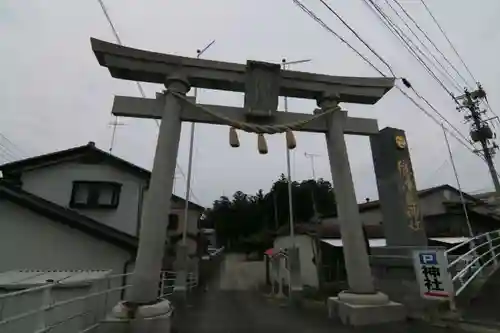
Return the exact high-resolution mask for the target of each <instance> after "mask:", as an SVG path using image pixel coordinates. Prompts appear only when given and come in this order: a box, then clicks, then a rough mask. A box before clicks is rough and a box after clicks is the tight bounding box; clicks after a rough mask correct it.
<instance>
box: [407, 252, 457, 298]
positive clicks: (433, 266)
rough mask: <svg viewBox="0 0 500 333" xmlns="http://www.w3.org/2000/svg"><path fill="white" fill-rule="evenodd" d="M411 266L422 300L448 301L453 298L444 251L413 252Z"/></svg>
mask: <svg viewBox="0 0 500 333" xmlns="http://www.w3.org/2000/svg"><path fill="white" fill-rule="evenodd" d="M413 264H414V267H415V273H416V275H417V282H418V284H419V287H420V294H421V295H422V297H423V298H427V299H449V298H451V297H452V296H453V294H452V293H453V284H452V281H451V278H450V274H449V273H448V261H447V259H446V255H445V253H444V250H434V249H433V250H415V251H413Z"/></svg>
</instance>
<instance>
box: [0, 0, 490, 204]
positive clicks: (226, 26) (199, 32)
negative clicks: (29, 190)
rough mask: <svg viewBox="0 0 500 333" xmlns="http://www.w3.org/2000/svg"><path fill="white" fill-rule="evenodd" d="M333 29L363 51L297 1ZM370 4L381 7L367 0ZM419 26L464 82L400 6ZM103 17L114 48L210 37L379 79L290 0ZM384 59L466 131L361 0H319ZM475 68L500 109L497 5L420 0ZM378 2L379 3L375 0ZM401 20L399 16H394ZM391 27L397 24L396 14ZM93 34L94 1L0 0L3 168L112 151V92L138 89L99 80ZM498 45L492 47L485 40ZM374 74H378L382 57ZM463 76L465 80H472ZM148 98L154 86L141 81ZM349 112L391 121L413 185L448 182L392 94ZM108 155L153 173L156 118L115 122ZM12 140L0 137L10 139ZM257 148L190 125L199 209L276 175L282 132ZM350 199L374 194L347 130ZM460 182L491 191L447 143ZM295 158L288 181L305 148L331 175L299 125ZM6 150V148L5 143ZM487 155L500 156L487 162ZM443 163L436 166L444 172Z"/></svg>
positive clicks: (306, 174) (176, 49) (425, 23)
mask: <svg viewBox="0 0 500 333" xmlns="http://www.w3.org/2000/svg"><path fill="white" fill-rule="evenodd" d="M303 2H304V4H306V5H307V6H310V7H311V8H312V9H314V10H315V11H316V13H317V14H318V15H319V16H320V17H322V18H323V19H324V20H325V22H327V23H328V24H329V25H330V26H331V27H332V28H333V29H335V31H337V32H338V33H339V34H341V35H343V36H345V37H346V38H347V39H348V40H349V41H352V42H353V45H355V46H356V47H360V49H361V50H362V52H363V53H364V54H366V55H367V56H368V57H369V58H370V59H372V60H373V61H376V58H375V57H374V56H373V55H370V54H369V53H368V51H367V50H366V49H364V48H361V47H362V46H361V44H360V43H359V42H357V41H356V40H355V38H354V37H353V36H352V35H351V34H350V33H349V32H348V30H347V29H346V28H344V27H343V26H342V24H341V23H340V22H339V21H338V20H337V19H336V18H335V17H334V16H333V15H332V14H331V13H329V12H328V11H327V10H326V9H325V8H324V7H322V5H321V4H320V3H319V1H317V0H303ZM377 2H378V3H380V4H384V5H385V2H384V1H382V0H378V1H377ZM401 2H402V3H403V4H404V6H405V7H406V9H407V10H408V11H409V12H410V13H411V14H412V15H413V16H414V17H415V19H416V20H417V21H418V22H419V23H420V24H421V26H422V27H423V28H424V29H425V30H426V31H428V33H429V34H430V36H431V37H432V39H433V40H434V41H435V43H436V44H437V45H438V46H440V48H441V50H442V51H443V52H444V53H445V54H446V55H447V56H448V57H449V59H450V61H452V62H453V63H454V64H455V65H456V66H457V67H458V68H459V70H460V72H461V73H462V75H464V76H465V77H466V78H468V76H466V75H467V73H466V71H465V69H464V68H463V66H460V62H459V60H458V59H457V58H456V57H455V56H454V54H453V52H452V50H451V49H450V47H449V46H448V45H447V44H446V41H445V40H444V38H443V37H442V35H440V34H439V30H438V29H437V27H436V26H435V25H434V24H433V22H432V20H431V18H430V17H429V16H428V14H427V13H426V12H425V10H424V9H423V7H422V4H421V3H420V1H417V0H411V1H410V0H401ZM105 3H106V5H107V7H108V10H109V14H110V16H111V17H112V19H113V21H114V23H115V26H116V28H117V30H118V32H119V34H120V37H121V38H122V41H123V43H124V44H125V45H127V46H131V47H135V48H141V49H147V50H153V51H157V52H164V53H171V54H176V55H183V56H196V49H198V48H202V47H203V46H204V45H206V44H207V43H208V42H210V41H211V40H212V39H216V43H215V44H214V45H213V47H212V48H211V49H210V50H209V51H207V53H206V54H205V57H206V58H208V59H214V60H222V61H231V62H240V63H244V62H246V60H247V59H253V60H261V61H270V62H279V61H280V60H281V59H282V58H284V57H286V58H287V59H288V60H298V59H304V58H311V59H313V61H311V62H310V63H307V64H302V65H297V66H296V67H294V69H296V70H300V71H310V72H317V73H324V74H330V75H344V76H378V73H376V72H375V71H374V70H373V69H372V68H370V67H369V66H368V65H366V64H365V63H364V62H363V61H362V60H361V59H360V58H359V57H358V56H357V55H356V54H354V53H353V52H352V51H351V50H349V49H348V48H347V47H346V46H345V45H343V44H341V42H339V41H338V40H337V39H335V38H334V37H333V36H332V35H331V34H329V33H328V32H326V31H325V30H323V29H322V28H321V27H320V26H319V25H318V24H317V23H316V22H314V21H313V20H312V19H311V18H309V17H308V16H307V15H306V14H305V13H303V12H302V11H301V10H300V9H299V8H298V7H297V6H296V5H294V3H293V1H292V0H274V1H269V0H253V1H248V0H247V1H245V0H211V1H202V0H177V1H174V0H161V1H160V0H149V1H132V0H107V1H105ZM329 3H330V4H331V5H332V6H333V8H335V9H337V10H338V12H339V13H340V14H341V15H342V16H343V17H344V18H345V19H346V20H347V21H348V22H349V23H350V24H351V25H352V26H353V27H354V28H355V29H357V30H358V31H359V33H360V34H361V36H363V37H364V38H365V39H366V40H367V41H368V42H369V43H370V44H372V45H373V47H374V48H375V49H376V50H377V51H378V52H379V53H380V54H381V55H382V56H383V57H384V58H385V59H386V60H387V61H388V62H389V63H390V64H391V65H392V67H393V69H394V70H395V72H396V74H397V76H403V77H406V78H408V79H409V80H410V81H411V82H412V84H413V86H414V87H415V88H416V89H417V90H419V91H420V92H421V93H422V95H424V96H426V97H427V98H428V99H429V100H430V101H431V103H433V104H434V105H435V106H436V107H437V108H439V110H440V112H441V113H442V114H443V115H445V116H446V117H447V118H448V119H449V120H450V121H451V122H452V123H453V124H455V125H456V126H457V127H458V128H460V129H461V130H462V132H463V133H464V134H466V133H467V132H468V126H467V125H464V124H462V122H463V121H462V120H463V118H462V115H460V114H459V113H458V112H457V111H456V110H455V108H454V105H453V103H452V101H451V100H450V98H449V97H448V96H447V95H446V93H445V92H444V91H443V90H442V89H441V88H440V86H439V85H438V84H437V83H436V82H435V81H433V79H432V78H431V77H430V76H429V75H428V74H426V73H425V72H424V70H423V68H422V67H420V66H419V64H418V63H417V62H416V61H415V60H414V59H413V58H412V57H411V56H410V55H409V54H408V52H407V51H406V50H405V49H403V47H402V46H401V45H400V44H399V42H398V41H397V40H396V38H395V37H394V36H393V35H391V34H390V33H389V31H388V30H386V28H385V27H384V26H382V24H381V23H380V22H379V21H378V20H377V18H376V17H375V16H374V15H373V13H372V12H370V10H369V9H368V8H367V7H366V5H365V4H364V3H363V1H362V0H334V1H329ZM427 4H428V6H429V7H430V8H431V10H432V11H433V13H434V15H435V16H436V17H437V19H438V20H439V21H440V23H441V24H442V26H443V27H444V29H445V30H446V32H447V33H448V35H449V37H450V39H451V40H452V41H453V42H454V44H455V46H456V48H457V49H458V51H459V52H460V54H461V55H462V57H463V58H464V59H465V62H466V63H467V64H468V66H469V67H470V69H471V70H472V72H473V74H474V75H475V76H476V78H477V79H478V80H480V81H481V82H482V83H483V85H484V87H485V89H486V90H487V91H488V92H489V93H490V95H489V101H490V104H491V106H492V107H493V110H496V113H499V114H500V97H498V96H495V95H494V92H495V91H499V90H500V68H499V66H498V59H499V56H500V55H499V48H498V45H499V42H500V29H498V24H495V23H494V22H495V21H496V20H497V19H498V14H499V13H500V2H499V1H498V0H481V5H480V6H472V5H471V4H470V2H468V1H457V0H439V1H438V0H427ZM384 9H386V10H387V11H389V9H388V7H387V6H386V5H385V6H384ZM396 22H399V21H396ZM399 23H400V22H399ZM90 37H96V38H99V39H103V40H106V41H110V42H115V39H114V37H113V35H112V33H111V30H110V28H109V26H108V23H107V21H106V19H105V16H104V15H103V13H102V11H101V8H100V6H99V3H98V1H96V0H95V1H90V0H86V1H83V0H80V1H75V0H74V1H67V0H66V1H63V0H51V1H40V0H23V1H19V0H17V1H16V0H3V1H1V2H0V54H1V56H2V61H1V62H0V73H1V75H0V87H1V88H2V89H0V110H1V111H0V133H1V134H2V135H3V136H4V137H1V136H0V144H1V145H2V146H3V147H7V149H8V151H9V152H5V150H6V148H1V147H0V162H2V159H3V161H5V160H6V159H7V160H10V159H12V158H13V157H19V156H21V155H22V154H23V153H24V154H25V155H36V154H41V153H48V152H52V151H56V150H60V149H67V148H70V147H73V146H78V145H82V144H85V143H87V142H88V141H95V142H96V144H97V146H98V147H99V148H102V149H104V150H108V149H109V145H110V139H111V133H112V128H111V127H110V126H109V123H110V122H111V121H112V119H113V117H112V116H111V106H112V102H113V96H114V95H130V96H138V95H139V92H138V90H137V87H136V85H135V84H134V83H133V82H129V81H120V80H117V79H113V78H111V77H110V75H109V73H108V71H107V70H106V69H105V68H103V67H100V66H99V65H98V63H97V61H96V59H95V57H94V54H93V53H92V51H91V48H90V42H89V39H90ZM495 45H497V46H495ZM375 63H376V64H377V65H378V66H379V68H381V69H383V71H384V72H385V73H388V71H387V69H386V68H384V67H383V66H382V65H381V64H380V62H375ZM469 81H470V82H472V81H471V80H470V79H469ZM144 87H145V91H146V94H147V95H148V96H149V97H153V96H154V94H155V92H157V91H160V90H161V89H162V87H161V86H159V85H152V84H146V85H144ZM199 101H200V102H202V103H212V104H215V103H217V104H223V105H238V106H239V105H242V101H243V98H242V95H240V94H236V93H227V92H225V93H222V92H214V91H207V90H202V91H200V93H199ZM289 105H290V111H293V112H304V113H311V112H312V110H313V108H314V107H315V103H314V102H313V101H304V100H291V101H290V103H289ZM344 107H345V109H346V110H348V111H349V114H350V115H354V116H360V117H373V118H376V119H378V121H379V126H380V128H383V127H386V126H391V127H397V128H402V129H404V130H405V131H406V133H407V136H408V143H409V146H410V148H411V153H412V161H413V166H414V170H415V176H416V179H417V183H418V186H419V188H426V187H430V186H434V185H440V184H444V183H448V184H451V185H453V186H456V181H455V178H454V175H453V171H452V168H451V165H450V163H449V162H446V160H447V158H448V155H447V150H446V146H445V144H444V140H443V134H442V131H441V129H440V127H439V126H437V125H436V124H435V123H433V122H432V121H431V120H430V119H428V118H427V117H426V116H425V115H424V114H423V113H422V112H421V111H419V110H418V109H417V108H416V107H415V106H413V105H412V104H411V102H409V101H408V100H407V99H406V98H405V97H404V96H402V94H401V93H400V92H398V91H396V90H395V89H394V90H392V91H391V92H389V93H388V94H387V95H386V96H385V97H384V98H383V99H382V100H381V101H380V102H379V103H377V104H376V105H375V106H359V105H344ZM120 122H122V123H124V124H125V125H124V126H120V127H119V128H118V130H117V136H116V143H115V146H114V149H113V153H115V154H116V155H118V156H120V157H122V158H125V159H127V160H129V161H131V162H133V163H136V164H138V165H140V166H142V167H146V168H150V167H151V166H152V160H153V157H154V156H153V155H154V149H155V144H156V138H157V127H156V125H155V123H154V121H153V120H137V119H130V118H127V119H125V118H123V119H120ZM5 137H6V138H8V140H10V141H7V139H5ZM188 137H189V125H188V124H184V125H183V133H182V141H181V146H180V152H179V157H178V162H179V164H180V165H181V167H182V169H183V170H184V173H186V171H187V160H188ZM267 139H268V145H269V154H268V155H259V153H258V151H257V138H256V136H255V135H250V134H241V133H240V140H241V147H240V148H238V149H233V148H231V147H230V146H229V143H228V128H227V127H215V126H210V125H198V126H197V131H196V140H195V167H194V169H193V174H194V178H193V191H194V193H195V195H196V197H197V198H198V199H199V202H200V203H201V204H203V205H210V203H211V202H212V201H213V200H214V199H216V198H217V197H219V196H220V195H223V194H225V195H230V194H232V193H233V192H234V191H236V190H242V191H244V192H247V193H253V192H256V191H257V190H258V189H260V188H263V189H264V190H268V189H269V186H270V185H271V183H272V181H273V180H275V179H276V178H277V177H278V175H279V174H280V173H282V172H285V170H286V169H285V166H286V161H285V143H284V137H283V136H280V135H275V136H272V137H270V136H267ZM347 141H348V149H349V158H350V162H351V167H352V170H353V176H354V181H355V186H356V192H357V197H358V201H362V200H363V199H364V198H365V197H370V198H372V199H375V198H377V190H376V184H375V176H374V172H373V163H372V161H371V153H370V149H369V143H368V139H367V138H364V137H352V136H349V137H348V138H347ZM451 143H452V149H453V151H454V156H455V159H456V163H457V167H458V172H459V176H460V180H461V183H462V186H463V188H464V189H465V190H467V191H479V190H482V191H485V190H489V189H491V188H492V185H491V179H490V176H489V175H488V173H487V168H486V166H485V165H484V162H482V161H481V160H480V159H479V158H478V157H477V156H474V155H473V154H471V153H470V152H469V151H467V150H466V149H465V148H463V147H462V146H461V145H460V144H458V143H457V142H456V141H455V140H454V139H451ZM297 144H298V148H297V150H296V151H295V152H294V153H293V154H292V169H293V175H292V176H293V178H294V179H295V180H302V179H307V178H310V177H311V174H312V171H311V166H310V162H309V160H308V159H306V158H305V157H304V152H308V153H314V154H319V155H320V156H319V157H317V158H316V175H317V177H322V178H325V179H328V180H331V176H330V171H329V166H328V156H327V153H326V147H325V140H324V137H323V135H319V134H307V133H300V134H298V135H297ZM2 149H3V150H2ZM496 161H497V162H498V158H497V159H496ZM443 163H445V164H444V166H443ZM178 175H179V176H178V178H177V181H176V185H175V192H176V193H177V194H178V195H181V196H184V192H185V179H184V178H183V177H182V176H181V174H180V173H178Z"/></svg>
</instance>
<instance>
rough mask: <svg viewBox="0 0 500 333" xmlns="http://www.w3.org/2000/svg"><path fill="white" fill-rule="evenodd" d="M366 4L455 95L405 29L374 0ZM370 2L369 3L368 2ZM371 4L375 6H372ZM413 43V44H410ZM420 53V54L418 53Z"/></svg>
mask: <svg viewBox="0 0 500 333" xmlns="http://www.w3.org/2000/svg"><path fill="white" fill-rule="evenodd" d="M363 1H364V2H365V4H366V5H367V6H368V7H369V8H370V9H371V10H372V11H374V12H375V13H376V14H377V15H376V16H377V18H378V19H379V20H381V21H382V23H384V25H385V26H386V27H387V28H388V29H389V31H390V32H391V33H392V34H393V35H394V36H395V37H396V38H397V39H398V41H399V42H400V43H402V45H403V46H404V47H405V48H406V49H407V50H408V52H410V54H411V55H412V56H413V57H414V58H415V59H416V60H417V61H418V62H419V63H420V64H421V65H422V66H423V67H424V69H425V70H426V71H427V73H428V74H429V75H430V76H431V77H432V78H433V79H434V80H436V82H437V83H438V84H439V85H440V86H441V87H442V88H443V90H445V91H446V92H447V93H448V95H450V96H453V93H452V92H451V91H450V90H449V89H448V88H447V87H446V85H445V84H444V83H443V81H442V80H440V79H439V78H438V77H437V75H436V74H435V73H434V72H433V71H432V70H431V69H430V67H429V66H428V65H427V63H426V62H425V61H424V60H423V59H422V57H423V58H426V60H427V61H428V62H432V61H430V59H429V57H427V55H425V53H424V52H422V50H421V49H420V48H419V47H418V46H417V45H415V44H414V43H413V41H412V40H411V39H410V38H409V37H408V35H406V34H405V33H404V31H403V30H402V29H401V28H400V27H399V26H398V25H397V24H396V23H394V21H393V20H392V19H391V18H390V17H389V16H388V15H387V14H386V13H385V12H384V11H383V10H382V8H381V7H379V6H378V5H377V4H376V3H375V2H374V1H373V0H363ZM367 1H368V2H369V3H368V2H367ZM370 4H371V5H372V6H373V8H372V6H370ZM410 44H411V45H410ZM417 51H418V53H420V55H419V54H418V53H417Z"/></svg>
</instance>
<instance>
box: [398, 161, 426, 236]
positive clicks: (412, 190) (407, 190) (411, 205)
mask: <svg viewBox="0 0 500 333" xmlns="http://www.w3.org/2000/svg"><path fill="white" fill-rule="evenodd" d="M398 171H399V174H400V175H401V178H402V180H403V193H404V194H405V201H406V215H407V216H408V220H409V227H410V228H411V229H413V230H420V227H421V226H420V225H421V219H420V211H419V209H418V195H417V189H416V187H415V181H414V179H413V174H412V172H411V170H410V166H409V165H408V162H406V161H404V160H401V161H398Z"/></svg>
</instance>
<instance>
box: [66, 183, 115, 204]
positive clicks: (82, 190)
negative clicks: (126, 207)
mask: <svg viewBox="0 0 500 333" xmlns="http://www.w3.org/2000/svg"><path fill="white" fill-rule="evenodd" d="M120 191H121V184H118V183H114V182H92V181H75V182H73V191H72V193H71V201H70V203H69V206H70V207H71V208H111V209H113V208H116V207H118V202H119V199H120Z"/></svg>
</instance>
